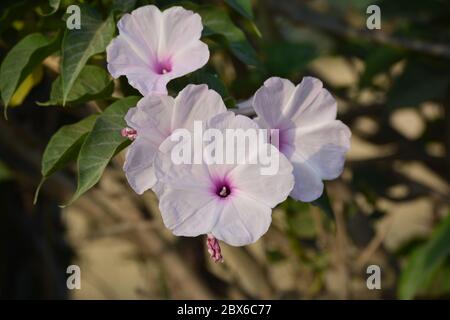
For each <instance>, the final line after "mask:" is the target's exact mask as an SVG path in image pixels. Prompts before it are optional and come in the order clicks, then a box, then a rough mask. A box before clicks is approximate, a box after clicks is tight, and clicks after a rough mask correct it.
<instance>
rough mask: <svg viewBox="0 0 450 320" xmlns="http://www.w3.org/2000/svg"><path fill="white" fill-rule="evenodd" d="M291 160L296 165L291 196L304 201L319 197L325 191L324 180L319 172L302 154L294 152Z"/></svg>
mask: <svg viewBox="0 0 450 320" xmlns="http://www.w3.org/2000/svg"><path fill="white" fill-rule="evenodd" d="M290 160H291V163H292V165H293V167H294V171H293V173H294V178H295V185H294V189H292V192H291V197H292V198H294V199H297V200H300V201H304V202H311V201H314V200H316V199H318V198H319V197H320V196H321V195H322V193H323V182H322V180H321V179H320V175H319V173H318V172H316V171H315V170H314V168H313V167H312V166H311V165H310V164H309V163H308V162H306V161H305V160H304V159H302V158H301V156H298V155H296V154H294V155H293V156H292V158H291V159H290Z"/></svg>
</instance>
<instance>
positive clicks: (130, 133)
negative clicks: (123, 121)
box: [120, 127, 137, 140]
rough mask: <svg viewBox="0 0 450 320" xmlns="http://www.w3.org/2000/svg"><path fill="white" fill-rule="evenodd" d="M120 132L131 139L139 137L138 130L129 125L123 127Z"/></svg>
mask: <svg viewBox="0 0 450 320" xmlns="http://www.w3.org/2000/svg"><path fill="white" fill-rule="evenodd" d="M120 134H121V135H122V137H124V138H128V139H130V140H134V139H136V138H137V131H136V130H134V129H132V128H128V127H126V128H123V129H122V130H121V131H120Z"/></svg>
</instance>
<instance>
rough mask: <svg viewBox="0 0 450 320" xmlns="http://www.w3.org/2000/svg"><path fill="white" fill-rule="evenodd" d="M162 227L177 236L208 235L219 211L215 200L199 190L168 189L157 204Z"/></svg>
mask: <svg viewBox="0 0 450 320" xmlns="http://www.w3.org/2000/svg"><path fill="white" fill-rule="evenodd" d="M159 208H160V211H161V214H162V217H163V221H164V225H165V226H166V227H167V228H169V229H170V230H172V231H173V233H174V234H175V235H177V236H186V237H195V236H198V235H201V234H206V233H209V232H210V231H211V230H212V228H213V226H214V224H215V222H216V220H217V218H218V213H219V211H220V207H219V206H217V203H216V200H215V199H214V198H213V197H212V196H210V195H208V194H205V193H204V192H201V191H199V190H191V191H189V190H180V189H169V190H168V191H166V192H164V194H163V196H162V197H161V199H160V202H159Z"/></svg>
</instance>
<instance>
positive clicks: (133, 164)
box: [123, 137, 158, 194]
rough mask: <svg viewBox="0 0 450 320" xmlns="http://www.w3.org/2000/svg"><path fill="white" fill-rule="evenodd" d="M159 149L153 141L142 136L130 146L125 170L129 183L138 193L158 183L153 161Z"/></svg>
mask: <svg viewBox="0 0 450 320" xmlns="http://www.w3.org/2000/svg"><path fill="white" fill-rule="evenodd" d="M157 151H158V149H157V148H155V146H154V145H153V144H152V143H149V142H148V141H147V140H146V139H144V138H141V137H138V138H137V139H136V140H135V141H133V143H132V144H131V145H130V147H129V148H128V151H127V155H126V160H125V164H124V166H123V170H124V171H125V175H126V177H127V180H128V183H129V184H130V186H131V187H132V188H133V190H134V191H135V192H136V193H137V194H142V193H144V192H145V191H146V190H148V189H150V188H151V187H153V185H154V184H155V183H156V176H155V172H154V169H153V166H152V163H153V160H154V157H155V154H156V152H157Z"/></svg>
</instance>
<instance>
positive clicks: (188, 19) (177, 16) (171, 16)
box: [160, 6, 203, 54]
mask: <svg viewBox="0 0 450 320" xmlns="http://www.w3.org/2000/svg"><path fill="white" fill-rule="evenodd" d="M162 16H163V20H162V21H163V25H162V27H163V29H164V41H163V42H162V43H161V45H162V46H163V47H162V48H160V50H161V51H160V53H161V54H164V53H165V52H167V53H169V54H171V53H175V52H179V51H183V50H186V49H187V48H188V47H189V45H190V44H192V43H194V42H196V41H197V40H199V39H200V37H201V35H202V30H203V25H202V18H201V17H200V15H199V14H197V13H194V12H192V11H190V10H186V9H184V8H183V7H179V6H174V7H171V8H169V9H167V10H165V11H164V12H163V13H162Z"/></svg>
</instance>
